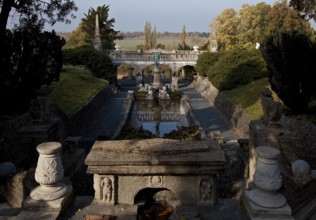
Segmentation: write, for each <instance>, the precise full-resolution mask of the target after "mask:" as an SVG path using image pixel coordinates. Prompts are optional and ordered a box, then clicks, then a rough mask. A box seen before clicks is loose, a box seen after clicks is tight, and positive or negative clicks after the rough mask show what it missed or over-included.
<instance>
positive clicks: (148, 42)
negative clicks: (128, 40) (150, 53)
mask: <svg viewBox="0 0 316 220" xmlns="http://www.w3.org/2000/svg"><path fill="white" fill-rule="evenodd" d="M156 47H157V28H156V26H155V27H154V30H153V31H152V28H151V23H150V22H149V21H146V23H145V26H144V44H140V45H138V46H137V49H139V50H149V49H153V48H156Z"/></svg>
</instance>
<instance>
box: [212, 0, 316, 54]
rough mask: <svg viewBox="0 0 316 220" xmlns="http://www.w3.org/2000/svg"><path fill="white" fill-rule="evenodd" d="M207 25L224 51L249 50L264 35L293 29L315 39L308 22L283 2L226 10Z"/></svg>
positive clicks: (220, 48) (263, 37)
mask: <svg viewBox="0 0 316 220" xmlns="http://www.w3.org/2000/svg"><path fill="white" fill-rule="evenodd" d="M210 26H211V28H212V30H213V32H214V33H213V35H214V36H212V37H213V38H214V37H215V38H216V39H217V42H218V49H219V50H226V51H227V50H233V49H237V48H247V49H252V48H254V47H255V44H256V43H257V42H258V43H260V44H262V43H263V42H264V39H265V38H266V37H267V36H270V35H279V34H281V33H292V32H294V31H296V32H299V33H304V34H306V35H307V36H309V37H310V38H311V39H312V38H315V31H314V30H313V29H312V28H311V25H310V23H309V22H307V21H306V20H303V19H301V15H300V13H299V12H298V11H297V10H295V9H294V8H292V7H290V6H289V5H288V4H287V2H286V1H280V2H277V3H275V4H274V5H273V6H272V7H271V6H270V5H268V4H265V3H264V2H261V3H258V4H256V5H248V4H245V5H243V6H242V9H240V10H239V11H238V12H237V11H235V10H234V9H226V10H224V11H223V12H222V13H221V14H219V15H218V16H217V17H216V18H215V19H214V21H213V22H212V23H211V24H210Z"/></svg>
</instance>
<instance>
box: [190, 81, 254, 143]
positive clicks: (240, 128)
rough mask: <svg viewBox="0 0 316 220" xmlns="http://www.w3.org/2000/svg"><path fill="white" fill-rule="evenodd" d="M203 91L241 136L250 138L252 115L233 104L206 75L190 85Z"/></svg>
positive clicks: (203, 95)
mask: <svg viewBox="0 0 316 220" xmlns="http://www.w3.org/2000/svg"><path fill="white" fill-rule="evenodd" d="M190 86H191V87H193V88H195V90H196V91H198V92H199V93H201V95H202V97H204V98H205V99H206V100H207V101H208V102H209V103H210V104H211V105H214V106H215V107H216V108H217V109H218V110H219V111H220V112H221V113H222V114H223V116H224V117H225V119H226V120H227V121H228V122H229V123H230V124H231V126H233V127H234V128H235V129H236V131H237V132H238V134H239V136H240V138H249V124H250V121H251V118H250V116H249V115H248V114H247V113H246V112H245V111H244V110H243V109H242V108H240V107H238V106H236V105H235V104H233V103H232V102H231V101H229V100H228V99H227V98H226V97H225V96H223V95H222V94H220V93H219V91H218V89H217V88H216V87H214V86H213V85H212V83H211V82H210V81H209V80H208V79H207V78H205V77H201V76H198V77H197V78H196V80H194V81H193V82H192V84H191V85H190Z"/></svg>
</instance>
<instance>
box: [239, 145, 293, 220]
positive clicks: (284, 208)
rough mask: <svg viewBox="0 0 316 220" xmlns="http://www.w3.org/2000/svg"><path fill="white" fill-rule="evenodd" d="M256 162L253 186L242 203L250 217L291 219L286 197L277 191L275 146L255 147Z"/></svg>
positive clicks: (276, 150) (277, 152) (278, 178)
mask: <svg viewBox="0 0 316 220" xmlns="http://www.w3.org/2000/svg"><path fill="white" fill-rule="evenodd" d="M256 153H257V164H256V171H255V174H254V180H253V183H254V186H255V188H254V189H252V190H247V191H246V192H245V195H244V197H243V205H244V207H245V209H246V211H247V214H248V216H249V217H250V219H263V218H264V219H279V218H282V219H293V218H292V213H291V208H290V207H289V206H288V205H287V203H286V199H285V197H284V196H283V195H281V194H280V193H278V192H277V191H278V190H279V189H280V188H281V186H282V177H281V174H280V170H279V164H278V157H279V155H280V151H279V150H278V149H276V148H272V147H266V146H260V147H257V148H256Z"/></svg>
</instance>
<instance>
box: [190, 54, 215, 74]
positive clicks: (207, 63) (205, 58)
mask: <svg viewBox="0 0 316 220" xmlns="http://www.w3.org/2000/svg"><path fill="white" fill-rule="evenodd" d="M219 56H220V53H211V52H206V53H202V54H200V55H199V58H198V60H197V62H196V71H197V72H198V73H199V74H200V75H201V76H206V73H207V71H208V70H209V68H210V67H211V66H212V65H214V64H215V62H217V61H218V59H219Z"/></svg>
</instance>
